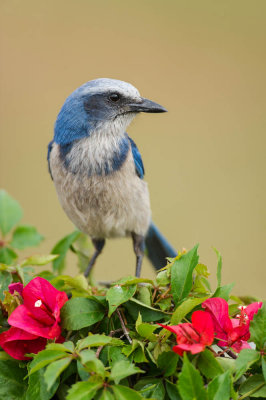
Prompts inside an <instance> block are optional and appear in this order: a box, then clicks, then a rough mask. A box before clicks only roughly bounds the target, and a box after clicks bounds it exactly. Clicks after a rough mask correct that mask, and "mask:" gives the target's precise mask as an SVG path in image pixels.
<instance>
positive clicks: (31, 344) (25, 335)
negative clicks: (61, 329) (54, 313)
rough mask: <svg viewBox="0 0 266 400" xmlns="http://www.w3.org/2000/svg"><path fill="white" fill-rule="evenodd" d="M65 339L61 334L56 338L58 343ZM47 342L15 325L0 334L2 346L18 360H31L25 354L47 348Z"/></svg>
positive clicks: (0, 344)
mask: <svg viewBox="0 0 266 400" xmlns="http://www.w3.org/2000/svg"><path fill="white" fill-rule="evenodd" d="M64 341H65V338H64V337H63V336H59V337H58V338H57V339H56V343H63V342H64ZM46 344H47V339H45V338H43V337H39V336H37V335H32V334H31V333H29V332H26V331H23V330H22V329H19V328H14V327H13V326H12V327H11V328H10V329H8V331H6V332H3V333H1V335H0V346H1V347H2V348H3V350H5V352H6V353H8V354H9V355H10V356H11V357H13V358H15V359H16V360H30V359H31V358H30V357H26V356H25V354H28V353H35V354H37V353H39V351H41V350H43V349H45V346H46Z"/></svg>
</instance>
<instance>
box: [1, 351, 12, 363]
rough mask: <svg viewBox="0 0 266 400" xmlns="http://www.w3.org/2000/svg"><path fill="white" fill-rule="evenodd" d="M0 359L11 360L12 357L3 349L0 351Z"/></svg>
mask: <svg viewBox="0 0 266 400" xmlns="http://www.w3.org/2000/svg"><path fill="white" fill-rule="evenodd" d="M0 360H1V361H4V360H13V358H12V357H11V356H10V355H9V354H7V353H6V352H5V351H0Z"/></svg>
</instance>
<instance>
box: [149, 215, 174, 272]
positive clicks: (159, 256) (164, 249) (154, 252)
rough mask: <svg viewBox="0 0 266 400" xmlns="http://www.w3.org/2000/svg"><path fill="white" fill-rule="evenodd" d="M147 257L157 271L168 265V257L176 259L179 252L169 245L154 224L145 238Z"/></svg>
mask: <svg viewBox="0 0 266 400" xmlns="http://www.w3.org/2000/svg"><path fill="white" fill-rule="evenodd" d="M145 245H146V250H147V253H148V254H147V255H148V258H149V260H150V261H151V263H152V264H153V266H154V268H155V269H160V268H163V267H164V266H165V265H166V257H176V256H177V251H176V250H175V249H174V248H173V247H172V246H171V245H170V243H168V241H167V239H166V238H165V237H164V236H163V235H162V234H161V232H160V231H159V229H158V228H157V227H156V225H154V223H153V222H152V223H151V224H150V227H149V230H148V233H147V235H146V237H145Z"/></svg>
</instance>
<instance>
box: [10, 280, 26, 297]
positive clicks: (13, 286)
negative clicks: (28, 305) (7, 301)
mask: <svg viewBox="0 0 266 400" xmlns="http://www.w3.org/2000/svg"><path fill="white" fill-rule="evenodd" d="M8 290H9V292H10V293H11V294H14V292H15V291H16V292H18V293H19V294H20V296H22V291H23V284H22V283H21V282H15V283H11V284H10V285H8Z"/></svg>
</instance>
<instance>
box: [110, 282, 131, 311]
mask: <svg viewBox="0 0 266 400" xmlns="http://www.w3.org/2000/svg"><path fill="white" fill-rule="evenodd" d="M136 289H137V286H136V285H131V286H121V285H115V286H112V287H111V288H110V289H109V290H108V291H107V293H106V300H107V301H108V303H109V313H108V317H110V316H111V315H112V314H113V312H114V311H115V310H116V309H117V307H118V306H120V304H122V303H125V302H126V301H128V300H129V299H130V298H131V297H132V296H134V293H135V291H136Z"/></svg>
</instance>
